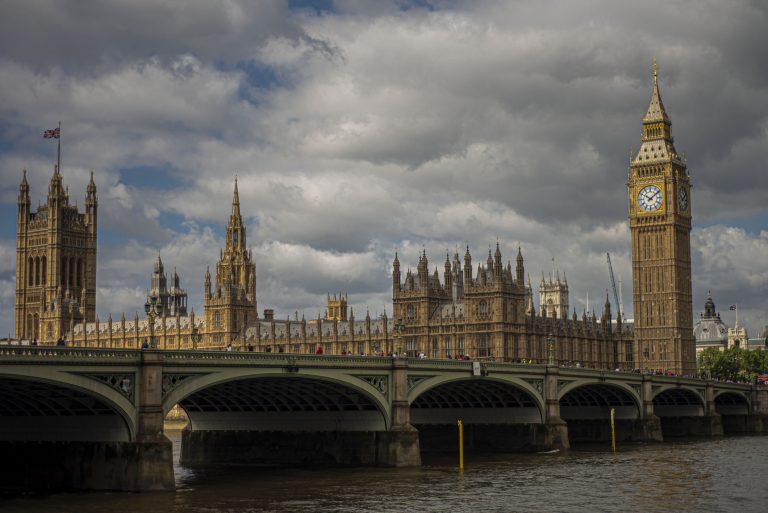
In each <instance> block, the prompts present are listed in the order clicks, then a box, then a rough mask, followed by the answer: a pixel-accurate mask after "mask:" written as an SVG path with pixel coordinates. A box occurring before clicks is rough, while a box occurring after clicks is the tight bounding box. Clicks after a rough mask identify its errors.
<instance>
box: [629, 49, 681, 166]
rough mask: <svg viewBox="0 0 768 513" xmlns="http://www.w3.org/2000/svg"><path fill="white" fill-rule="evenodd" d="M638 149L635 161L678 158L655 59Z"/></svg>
mask: <svg viewBox="0 0 768 513" xmlns="http://www.w3.org/2000/svg"><path fill="white" fill-rule="evenodd" d="M642 141H643V142H642V144H641V145H640V149H639V151H638V152H637V156H636V158H635V160H634V162H635V163H645V162H651V161H655V160H661V161H664V160H668V159H670V158H671V159H675V160H680V157H679V156H678V154H677V150H675V146H674V138H673V137H672V121H670V119H669V116H668V115H667V111H666V109H665V108H664V103H663V102H662V101H661V93H660V92H659V81H658V73H657V68H656V61H655V60H654V61H653V90H652V92H651V101H650V103H649V104H648V110H647V111H646V113H645V116H643V137H642Z"/></svg>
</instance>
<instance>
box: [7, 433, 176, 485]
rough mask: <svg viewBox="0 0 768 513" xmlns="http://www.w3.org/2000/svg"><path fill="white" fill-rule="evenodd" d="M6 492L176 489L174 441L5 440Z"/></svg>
mask: <svg viewBox="0 0 768 513" xmlns="http://www.w3.org/2000/svg"><path fill="white" fill-rule="evenodd" d="M0 454H2V455H3V457H2V458H0V482H2V483H3V486H2V489H3V491H4V492H11V493H13V492H18V493H28V492H36V493H48V492H58V491H71V490H119V491H136V492H138V491H150V490H173V489H174V488H175V481H174V477H173V450H172V446H171V442H170V440H167V439H166V440H164V441H161V442H160V441H158V442H149V443H143V442H0Z"/></svg>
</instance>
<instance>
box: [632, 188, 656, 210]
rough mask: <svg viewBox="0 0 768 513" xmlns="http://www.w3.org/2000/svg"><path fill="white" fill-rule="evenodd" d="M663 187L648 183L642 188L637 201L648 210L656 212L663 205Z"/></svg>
mask: <svg viewBox="0 0 768 513" xmlns="http://www.w3.org/2000/svg"><path fill="white" fill-rule="evenodd" d="M661 200H662V197H661V189H659V188H658V187H656V186H655V185H648V186H647V187H643V188H642V189H641V190H640V194H638V195H637V203H638V205H640V208H642V209H643V210H645V211H646V212H654V211H656V210H658V209H659V208H660V207H661Z"/></svg>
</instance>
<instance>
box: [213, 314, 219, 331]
mask: <svg viewBox="0 0 768 513" xmlns="http://www.w3.org/2000/svg"><path fill="white" fill-rule="evenodd" d="M213 327H214V328H220V327H221V312H219V311H216V312H213Z"/></svg>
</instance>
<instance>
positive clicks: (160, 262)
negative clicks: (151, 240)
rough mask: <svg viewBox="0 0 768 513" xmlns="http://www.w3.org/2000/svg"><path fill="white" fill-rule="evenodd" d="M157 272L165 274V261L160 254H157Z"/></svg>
mask: <svg viewBox="0 0 768 513" xmlns="http://www.w3.org/2000/svg"><path fill="white" fill-rule="evenodd" d="M155 272H156V273H158V274H162V273H163V260H162V259H161V258H160V252H159V251H158V252H157V260H155Z"/></svg>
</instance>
